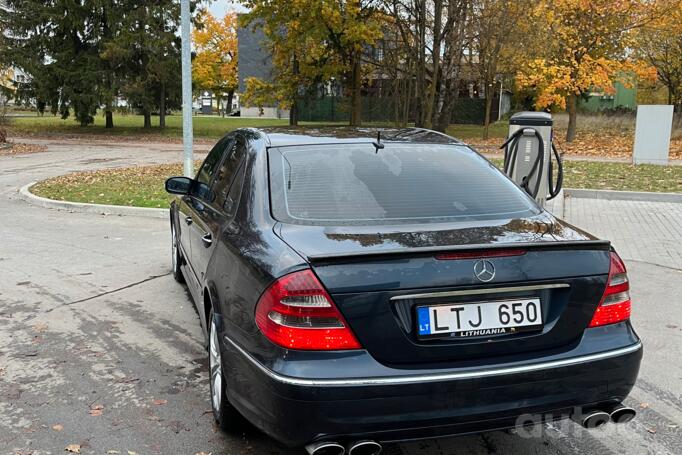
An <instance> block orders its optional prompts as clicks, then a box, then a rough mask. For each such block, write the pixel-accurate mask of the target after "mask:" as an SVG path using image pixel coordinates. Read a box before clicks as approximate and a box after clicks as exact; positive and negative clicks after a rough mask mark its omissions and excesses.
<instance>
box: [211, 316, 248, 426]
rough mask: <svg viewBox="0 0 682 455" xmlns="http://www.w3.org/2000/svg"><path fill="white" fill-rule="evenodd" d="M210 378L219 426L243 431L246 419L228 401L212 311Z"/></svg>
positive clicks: (214, 411) (213, 404)
mask: <svg viewBox="0 0 682 455" xmlns="http://www.w3.org/2000/svg"><path fill="white" fill-rule="evenodd" d="M208 378H209V384H210V391H211V409H212V410H213V417H214V419H215V421H216V424H217V426H218V427H219V428H220V429H221V430H223V431H229V432H233V431H236V430H241V429H242V428H243V427H244V418H243V417H242V416H241V414H239V412H238V411H237V410H236V409H235V408H234V406H232V404H230V402H229V401H228V399H227V387H226V380H225V369H224V368H223V356H222V352H221V350H220V340H219V336H218V331H217V325H216V322H215V319H214V317H213V310H212V309H211V312H210V314H209V318H208Z"/></svg>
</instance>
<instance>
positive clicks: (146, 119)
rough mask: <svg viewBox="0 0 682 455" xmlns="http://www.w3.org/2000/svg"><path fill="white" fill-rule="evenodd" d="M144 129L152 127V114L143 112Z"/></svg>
mask: <svg viewBox="0 0 682 455" xmlns="http://www.w3.org/2000/svg"><path fill="white" fill-rule="evenodd" d="M143 115H144V128H145V129H149V128H151V127H152V114H151V112H149V111H144V112H143Z"/></svg>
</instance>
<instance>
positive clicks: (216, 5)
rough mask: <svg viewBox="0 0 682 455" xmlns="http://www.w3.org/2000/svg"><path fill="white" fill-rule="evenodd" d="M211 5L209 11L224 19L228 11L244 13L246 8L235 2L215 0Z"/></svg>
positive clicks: (232, 0) (231, 0)
mask: <svg viewBox="0 0 682 455" xmlns="http://www.w3.org/2000/svg"><path fill="white" fill-rule="evenodd" d="M206 3H209V6H208V9H209V10H210V11H211V13H213V15H214V16H216V17H223V16H224V15H225V13H227V12H228V11H243V10H244V7H243V6H241V5H240V4H239V2H237V1H234V0H213V1H212V2H206Z"/></svg>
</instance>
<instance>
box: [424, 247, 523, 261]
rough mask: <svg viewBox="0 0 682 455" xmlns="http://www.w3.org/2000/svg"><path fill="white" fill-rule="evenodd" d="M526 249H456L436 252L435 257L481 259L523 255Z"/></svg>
mask: <svg viewBox="0 0 682 455" xmlns="http://www.w3.org/2000/svg"><path fill="white" fill-rule="evenodd" d="M524 254H526V250H487V251H458V252H456V253H442V254H437V255H436V259H439V260H442V261H451V260H454V259H482V258H504V257H510V256H523V255H524Z"/></svg>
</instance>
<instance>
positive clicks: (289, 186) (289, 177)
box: [277, 150, 291, 190]
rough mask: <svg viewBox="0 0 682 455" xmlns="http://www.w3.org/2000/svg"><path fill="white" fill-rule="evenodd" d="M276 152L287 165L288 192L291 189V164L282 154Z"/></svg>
mask: <svg viewBox="0 0 682 455" xmlns="http://www.w3.org/2000/svg"><path fill="white" fill-rule="evenodd" d="M277 151H278V152H279V154H280V155H282V158H284V161H286V162H287V164H288V165H289V171H288V172H287V189H288V190H290V189H291V163H290V162H289V159H288V158H287V157H286V156H284V153H282V151H281V150H277Z"/></svg>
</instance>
